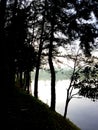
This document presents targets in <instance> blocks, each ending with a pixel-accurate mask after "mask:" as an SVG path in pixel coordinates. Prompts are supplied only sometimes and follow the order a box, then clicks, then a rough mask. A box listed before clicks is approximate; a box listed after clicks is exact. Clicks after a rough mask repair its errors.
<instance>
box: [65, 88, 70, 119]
mask: <svg viewBox="0 0 98 130" xmlns="http://www.w3.org/2000/svg"><path fill="white" fill-rule="evenodd" d="M69 101H70V100H69V90H67V98H66V104H65V111H64V118H66V116H67V110H68V104H69Z"/></svg>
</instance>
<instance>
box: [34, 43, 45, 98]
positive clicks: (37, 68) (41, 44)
mask: <svg viewBox="0 0 98 130" xmlns="http://www.w3.org/2000/svg"><path fill="white" fill-rule="evenodd" d="M42 46H43V43H40V45H39V51H38V60H37V65H36V72H35V83H34V96H35V97H36V98H38V77H39V69H40V60H41V53H42Z"/></svg>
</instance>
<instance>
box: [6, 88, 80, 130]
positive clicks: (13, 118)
mask: <svg viewBox="0 0 98 130" xmlns="http://www.w3.org/2000/svg"><path fill="white" fill-rule="evenodd" d="M7 129H9V130H79V128H77V127H76V126H75V125H74V124H73V123H72V122H70V121H69V120H65V119H64V118H63V117H62V116H61V115H60V114H58V113H56V112H53V111H51V110H50V109H49V107H48V106H47V105H46V104H44V103H42V102H41V101H40V100H36V99H35V98H34V97H32V96H30V95H28V94H26V93H23V92H21V91H19V90H14V91H13V93H11V94H9V95H8V128H7Z"/></svg>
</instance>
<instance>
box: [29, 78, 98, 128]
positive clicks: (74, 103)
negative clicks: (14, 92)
mask: <svg viewBox="0 0 98 130" xmlns="http://www.w3.org/2000/svg"><path fill="white" fill-rule="evenodd" d="M68 85H69V80H60V81H57V83H56V111H57V112H58V113H60V114H61V115H63V114H64V107H65V101H66V89H67V87H68ZM31 86H32V87H31V89H32V95H33V92H34V91H33V90H34V87H33V86H34V81H32V83H31ZM50 90H51V88H50V81H49V80H46V81H45V80H39V90H38V91H39V92H38V93H39V95H38V96H39V99H40V100H42V101H43V102H44V103H46V104H48V105H49V106H50V98H51V97H50V95H51V91H50ZM67 118H69V119H70V120H71V121H72V122H74V123H75V124H76V125H77V126H78V127H80V128H81V130H98V101H97V102H93V101H91V100H90V99H87V98H83V97H82V98H74V99H72V100H71V101H70V103H69V106H68V113H67Z"/></svg>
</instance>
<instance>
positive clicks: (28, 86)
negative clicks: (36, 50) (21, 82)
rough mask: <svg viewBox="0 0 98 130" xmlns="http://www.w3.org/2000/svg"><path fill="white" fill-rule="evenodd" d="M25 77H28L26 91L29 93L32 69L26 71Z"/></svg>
mask: <svg viewBox="0 0 98 130" xmlns="http://www.w3.org/2000/svg"><path fill="white" fill-rule="evenodd" d="M25 78H26V91H27V93H30V71H29V70H26V71H25Z"/></svg>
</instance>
